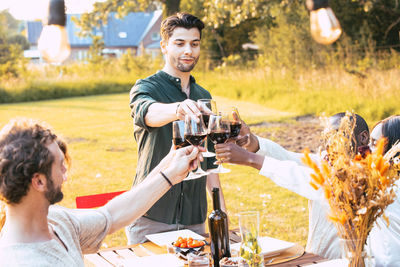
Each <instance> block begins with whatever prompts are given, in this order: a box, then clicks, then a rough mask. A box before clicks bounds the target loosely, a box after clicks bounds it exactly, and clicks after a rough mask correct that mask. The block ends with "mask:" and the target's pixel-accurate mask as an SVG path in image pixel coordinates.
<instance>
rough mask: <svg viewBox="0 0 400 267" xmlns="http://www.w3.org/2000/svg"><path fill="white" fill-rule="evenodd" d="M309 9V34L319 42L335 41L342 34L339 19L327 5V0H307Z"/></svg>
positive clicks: (329, 42)
mask: <svg viewBox="0 0 400 267" xmlns="http://www.w3.org/2000/svg"><path fill="white" fill-rule="evenodd" d="M306 5H307V8H308V10H310V24H311V25H310V26H311V36H312V37H313V39H314V40H315V41H316V42H317V43H320V44H324V45H328V44H332V43H333V42H335V41H336V40H337V39H338V38H339V37H340V35H341V34H342V28H340V24H339V21H338V20H337V18H336V17H335V14H334V13H333V11H332V9H331V8H330V7H329V3H328V0H307V1H306Z"/></svg>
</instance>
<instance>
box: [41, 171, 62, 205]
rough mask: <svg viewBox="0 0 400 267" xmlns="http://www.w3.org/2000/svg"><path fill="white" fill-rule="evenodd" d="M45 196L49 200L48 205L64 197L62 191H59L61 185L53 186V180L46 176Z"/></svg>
mask: <svg viewBox="0 0 400 267" xmlns="http://www.w3.org/2000/svg"><path fill="white" fill-rule="evenodd" d="M45 197H46V199H47V200H48V201H49V203H50V205H52V204H55V203H57V202H60V201H61V200H62V199H63V197H64V194H63V192H61V187H59V188H55V186H54V182H53V180H52V179H51V178H47V191H46V193H45Z"/></svg>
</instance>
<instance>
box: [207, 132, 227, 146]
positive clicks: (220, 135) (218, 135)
mask: <svg viewBox="0 0 400 267" xmlns="http://www.w3.org/2000/svg"><path fill="white" fill-rule="evenodd" d="M208 137H209V138H210V140H211V141H212V142H213V143H214V144H223V143H225V141H226V140H228V139H229V137H230V133H229V132H211V133H209V134H208Z"/></svg>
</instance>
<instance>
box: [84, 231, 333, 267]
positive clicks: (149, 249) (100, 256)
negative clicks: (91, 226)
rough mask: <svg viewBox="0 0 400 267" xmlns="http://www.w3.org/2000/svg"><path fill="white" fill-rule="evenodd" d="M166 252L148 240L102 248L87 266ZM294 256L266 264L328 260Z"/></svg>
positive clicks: (288, 266) (234, 237) (292, 265)
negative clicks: (141, 242) (281, 261)
mask: <svg viewBox="0 0 400 267" xmlns="http://www.w3.org/2000/svg"><path fill="white" fill-rule="evenodd" d="M230 241H231V242H232V243H237V242H240V237H239V236H238V234H237V231H236V230H232V231H230ZM298 247H299V245H298ZM297 249H298V248H297ZM206 250H209V247H207V248H206ZM300 251H301V252H303V251H304V249H302V248H301V250H300ZM166 253H167V248H166V247H160V246H158V245H156V244H154V243H152V242H146V243H143V244H135V245H128V246H120V247H113V248H107V249H102V250H100V251H98V252H97V253H94V254H86V255H85V257H84V259H85V266H97V267H99V266H100V267H115V266H124V265H123V260H125V259H126V260H128V259H132V258H137V257H144V256H153V255H159V254H166ZM283 256H284V255H283ZM294 256H295V258H294V259H291V258H290V256H288V257H286V258H285V257H283V258H284V260H289V261H286V262H283V263H278V262H279V258H278V257H276V259H277V260H276V261H275V259H274V260H273V261H272V262H271V263H270V264H266V266H276V267H283V266H285V267H300V266H309V265H311V266H312V265H313V264H316V263H319V262H323V261H326V259H324V258H322V257H320V256H318V255H315V254H312V253H307V252H305V253H304V254H303V255H302V256H300V255H298V254H296V255H294ZM281 258H282V257H281ZM267 260H269V259H268V258H266V262H267ZM274 262H275V263H274Z"/></svg>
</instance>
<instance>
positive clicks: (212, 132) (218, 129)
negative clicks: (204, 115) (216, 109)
mask: <svg viewBox="0 0 400 267" xmlns="http://www.w3.org/2000/svg"><path fill="white" fill-rule="evenodd" d="M230 133H231V128H230V122H229V121H225V120H223V119H222V116H216V115H211V116H210V123H209V124H208V137H209V138H210V140H211V141H212V142H213V143H214V144H223V143H225V142H226V140H228V138H229V136H230ZM230 171H231V170H230V169H227V168H224V167H223V166H222V163H220V164H218V168H217V169H216V170H213V171H212V172H213V173H228V172H230Z"/></svg>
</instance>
